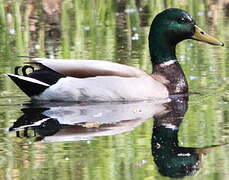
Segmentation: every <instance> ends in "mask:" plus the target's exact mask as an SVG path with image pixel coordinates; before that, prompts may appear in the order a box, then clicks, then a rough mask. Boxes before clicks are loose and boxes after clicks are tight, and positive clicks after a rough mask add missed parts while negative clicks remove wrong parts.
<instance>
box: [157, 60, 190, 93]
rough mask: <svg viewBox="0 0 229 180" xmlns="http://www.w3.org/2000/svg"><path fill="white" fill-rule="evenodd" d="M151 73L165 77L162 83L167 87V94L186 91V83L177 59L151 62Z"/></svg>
mask: <svg viewBox="0 0 229 180" xmlns="http://www.w3.org/2000/svg"><path fill="white" fill-rule="evenodd" d="M153 74H155V75H156V76H162V77H163V79H165V80H164V81H163V82H162V83H163V84H164V85H165V86H166V87H167V89H168V91H169V95H174V94H184V93H188V83H187V80H186V78H185V75H184V72H183V70H182V68H181V66H180V64H179V63H178V61H177V60H170V61H166V62H165V63H161V64H153Z"/></svg>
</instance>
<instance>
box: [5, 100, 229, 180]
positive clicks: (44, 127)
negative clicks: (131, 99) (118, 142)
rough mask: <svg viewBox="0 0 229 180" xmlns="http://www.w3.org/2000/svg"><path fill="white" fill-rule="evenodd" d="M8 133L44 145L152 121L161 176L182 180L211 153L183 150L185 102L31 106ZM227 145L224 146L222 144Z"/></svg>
mask: <svg viewBox="0 0 229 180" xmlns="http://www.w3.org/2000/svg"><path fill="white" fill-rule="evenodd" d="M27 106H28V107H26V108H23V109H21V111H22V112H23V115H22V116H21V117H19V118H18V120H17V121H16V122H14V124H13V125H12V126H11V127H10V128H9V131H16V136H17V137H26V138H31V137H35V141H43V142H64V141H80V140H90V139H92V138H94V137H99V136H111V135H115V134H121V133H124V132H128V131H131V130H133V129H134V128H135V127H137V126H140V125H141V124H142V123H143V122H145V121H146V120H147V119H149V118H151V117H154V126H153V132H152V140H151V145H152V146H151V148H152V155H153V158H154V162H155V164H156V166H157V167H158V171H159V172H160V174H161V175H163V176H168V177H171V178H182V177H185V176H188V175H194V174H195V173H196V172H197V171H198V170H199V169H200V162H201V159H202V156H203V155H204V154H206V153H207V152H208V151H209V150H210V149H212V148H215V147H220V146H222V145H215V146H208V147H202V148H195V147H181V146H179V141H178V131H179V127H180V124H181V123H182V120H183V118H184V115H185V113H186V111H187V109H188V97H187V96H180V97H175V98H172V99H166V100H163V101H161V102H158V101H157V102H135V103H79V104H75V103H67V104H66V103H64V104H63V103H47V104H39V105H38V104H30V105H27ZM223 145H225V144H223Z"/></svg>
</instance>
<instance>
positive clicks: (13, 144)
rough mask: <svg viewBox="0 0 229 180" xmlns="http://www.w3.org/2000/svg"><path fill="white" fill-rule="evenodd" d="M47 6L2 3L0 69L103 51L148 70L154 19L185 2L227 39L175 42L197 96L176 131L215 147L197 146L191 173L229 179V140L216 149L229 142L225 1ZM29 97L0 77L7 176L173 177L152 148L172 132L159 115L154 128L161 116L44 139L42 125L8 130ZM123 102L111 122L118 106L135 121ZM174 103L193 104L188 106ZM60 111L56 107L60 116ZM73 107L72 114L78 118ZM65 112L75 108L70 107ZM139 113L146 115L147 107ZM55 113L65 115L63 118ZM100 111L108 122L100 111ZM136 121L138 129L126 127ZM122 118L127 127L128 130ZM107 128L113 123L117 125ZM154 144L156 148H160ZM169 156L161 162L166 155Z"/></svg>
mask: <svg viewBox="0 0 229 180" xmlns="http://www.w3.org/2000/svg"><path fill="white" fill-rule="evenodd" d="M44 2H47V1H44ZM44 4H45V3H43V4H42V3H41V2H40V1H30V4H29V2H28V1H22V0H21V1H20V0H18V1H16V0H11V1H3V0H1V1H0V74H4V73H13V72H14V67H15V66H18V65H22V63H23V62H25V61H27V59H23V58H18V57H17V56H19V55H30V56H36V57H49V58H72V59H103V60H109V61H115V62H119V63H124V64H127V65H131V66H135V67H138V68H140V69H143V70H145V71H147V72H150V71H151V64H150V61H149V59H150V58H149V52H148V42H147V35H148V32H149V26H150V23H151V21H152V18H153V17H154V16H155V15H156V14H157V13H159V12H160V11H161V10H163V9H165V8H168V7H178V8H182V9H185V10H187V11H188V12H189V13H190V14H191V15H192V16H193V18H194V19H195V20H196V22H197V23H198V24H199V26H200V27H201V28H203V29H204V30H205V31H207V32H209V33H210V34H212V35H214V36H216V37H217V38H218V39H220V40H221V41H223V42H224V43H225V46H224V47H215V46H211V45H208V44H203V43H199V42H196V41H192V40H187V41H184V42H182V43H181V44H179V45H178V47H177V54H178V55H177V57H178V59H179V60H180V64H181V65H182V67H183V69H184V71H185V74H186V77H187V80H188V83H189V88H190V91H191V92H192V95H191V96H190V97H189V101H188V102H185V103H188V109H187V112H186V113H185V111H184V112H183V111H182V110H181V109H180V110H179V111H178V112H180V114H179V113H178V117H179V123H180V125H179V131H178V132H176V133H178V139H179V147H176V148H177V149H179V150H180V149H182V148H180V147H186V148H187V147H190V148H193V149H194V150H195V151H197V148H201V147H209V148H208V150H207V151H206V152H205V154H204V155H203V154H202V153H199V154H198V153H197V154H198V158H197V159H198V161H197V162H198V163H199V165H198V168H197V169H198V170H197V171H196V172H194V171H193V175H192V176H186V177H184V179H208V180H209V179H214V180H215V179H228V178H229V155H228V151H229V145H223V146H219V147H215V148H210V147H212V146H214V145H220V144H227V143H228V142H229V133H228V132H229V111H228V109H229V104H228V101H229V84H228V79H229V75H228V72H229V71H228V67H229V62H228V58H229V53H228V52H229V51H228V50H229V46H228V39H229V34H228V32H229V13H228V12H229V10H228V7H229V2H228V1H227V0H225V1H215V0H214V1H213V0H212V1H211V0H204V1H195V0H175V1H172V0H165V1H159V0H148V1H146V0H142V1H136V2H135V1H134V0H128V1H124V0H121V1H112V0H100V1H96V0H92V1H90V2H89V1H83V0H63V1H61V3H60V4H59V7H58V8H57V13H54V14H52V15H49V16H48V15H47V14H46V13H45V12H44V9H45V8H44V7H46V6H47V5H44ZM52 7H54V6H52ZM46 11H47V7H46ZM58 12H60V13H58ZM28 103H30V101H29V98H27V97H26V96H25V95H24V94H23V93H22V92H21V91H20V90H18V89H17V87H16V86H15V85H14V84H13V83H12V82H11V81H10V80H9V79H7V78H6V77H4V76H0V179H84V180H89V179H90V180H91V179H95V180H100V179H101V180H103V179H104V180H110V179H120V180H123V179H125V180H132V179H136V180H142V179H144V180H151V179H169V177H166V176H163V175H161V173H159V171H158V169H160V168H159V166H158V163H155V162H156V161H155V159H156V158H155V156H154V157H153V156H152V149H153V146H152V144H151V139H152V133H154V134H153V135H154V136H155V137H156V136H159V137H160V136H163V137H164V136H168V137H170V135H169V133H170V132H166V131H164V130H163V128H162V129H160V126H159V125H160V123H159V125H158V127H159V134H155V133H156V132H157V131H156V130H155V128H154V131H152V130H153V127H155V126H156V125H155V124H157V123H156V122H157V118H158V116H155V118H154V117H150V116H146V117H145V119H144V118H142V119H140V120H141V121H140V120H139V119H133V118H132V119H131V117H130V119H131V120H132V121H129V122H130V124H128V123H127V124H125V123H123V124H122V122H118V123H117V125H116V124H112V125H110V126H109V125H107V126H104V127H103V126H100V127H95V128H91V129H90V128H85V126H87V125H88V126H89V125H91V124H90V123H89V124H85V123H81V124H80V125H79V126H76V125H74V126H72V125H64V126H61V127H59V126H57V127H58V128H59V129H58V128H57V130H56V131H57V132H53V133H51V134H52V135H51V134H49V136H46V137H43V136H42V137H41V134H42V133H41V130H40V129H36V128H29V129H27V130H26V131H24V130H20V132H19V134H17V135H16V132H15V131H14V132H9V128H10V127H12V126H13V124H14V123H15V122H16V121H17V120H18V119H19V118H20V117H21V116H23V112H22V111H21V109H22V108H28V109H31V104H30V105H28ZM103 106H105V107H104V109H105V110H106V108H107V107H108V109H112V108H113V105H112V108H111V107H110V106H111V105H109V104H108V105H107V104H105V105H102V104H97V105H96V104H80V105H79V104H76V105H72V104H71V105H69V104H51V105H50V104H42V105H40V104H39V106H38V105H36V104H35V105H34V104H33V106H32V107H33V108H35V109H36V108H38V107H42V108H44V107H49V108H50V107H51V109H52V108H53V109H55V107H60V108H61V109H60V110H59V112H60V113H61V112H62V111H63V110H64V108H68V107H74V108H76V109H77V108H79V109H80V112H81V114H80V115H82V116H79V120H81V118H84V117H85V116H84V115H85V114H84V113H85V111H86V114H87V110H85V108H89V109H90V108H91V110H90V112H91V111H93V112H94V113H95V114H94V115H96V117H99V116H100V112H102V111H103V110H104V109H101V108H100V107H103ZM169 106H171V105H169ZM115 107H116V106H115ZM117 107H118V108H119V109H118V110H117V109H115V110H114V111H112V113H114V114H110V113H108V114H107V116H105V115H104V117H103V118H104V121H105V120H107V121H112V120H113V119H112V118H113V117H115V116H116V114H115V111H117V112H119V111H120V112H121V114H122V115H123V114H124V115H126V116H125V119H124V120H129V119H128V112H127V107H126V106H124V105H123V104H121V105H118V106H117ZM131 107H132V106H131ZM143 107H144V106H143ZM147 107H148V106H147ZM152 107H154V108H155V107H159V106H158V105H156V106H155V105H152ZM174 107H178V108H179V107H180V108H186V104H185V105H178V106H175V105H174ZM133 108H136V107H135V106H133ZM98 109H99V110H98ZM120 109H121V110H123V112H122V111H121V110H120ZM137 109H141V108H140V107H137ZM67 110H69V109H67ZM132 110H134V111H135V109H132ZM144 110H146V109H144V108H143V109H141V111H143V112H144ZM172 110H173V109H172ZM97 111H98V113H97V114H96V112H97ZM88 112H89V111H88ZM147 112H148V111H147ZM162 112H163V113H165V114H166V112H164V111H163V110H162ZM55 113H56V112H55V111H54V112H51V114H52V116H55V115H56V114H55ZM74 113H75V112H74V111H73V117H77V115H75V114H74ZM125 113H126V114H125ZM63 114H64V115H66V114H67V115H68V114H70V115H71V112H69V111H68V112H66V113H63ZM152 114H155V113H152ZM46 115H47V114H46ZM89 115H90V113H89ZM141 116H142V117H144V114H143V113H142V114H141ZM174 116H175V115H171V114H170V115H167V116H166V117H167V119H166V118H164V120H165V121H166V122H167V121H168V120H171V121H172V120H173V121H174V119H173V117H174ZM183 116H184V117H183ZM40 117H42V113H38V112H37V111H34V109H33V111H32V113H31V114H30V115H28V116H26V118H27V119H28V120H31V121H32V122H35V121H36V120H38V119H39V118H40ZM46 117H47V116H46ZM175 117H176V116H175ZM36 118H37V119H36ZM24 119H25V116H24ZM56 119H57V120H60V119H61V118H59V119H58V116H57V117H56ZM56 119H55V118H54V119H51V120H52V121H51V122H56V121H55V120H56ZM73 119H74V118H73ZM98 119H99V120H101V121H102V118H98ZM159 119H160V117H159ZM162 119H163V118H162ZM70 120H71V119H70ZM74 120H78V119H77V118H76V119H74ZM99 120H98V121H99ZM136 122H138V123H136ZM103 123H104V122H103ZM131 123H132V124H131ZM135 123H136V124H135ZM133 124H134V125H133ZM92 125H93V124H92ZM125 125H126V126H125ZM131 125H133V127H132V129H131V128H129V129H128V128H127V127H131ZM119 126H120V127H125V129H123V131H121V130H120V129H121V128H119ZM83 127H84V128H83ZM115 128H117V129H116V130H115ZM109 129H110V130H113V129H114V130H115V131H112V132H110V131H109ZM58 130H59V131H58ZM118 130H119V131H118ZM34 131H36V136H35V137H34ZM39 133H40V134H39ZM43 133H44V132H43ZM46 133H49V132H46ZM84 133H85V134H84ZM103 133H104V134H103ZM160 133H162V135H161V134H160ZM163 133H164V134H163ZM176 133H175V132H173V133H172V134H171V137H174V139H173V140H174V141H177V139H176V138H177V137H176V135H177V134H176ZM46 135H47V134H46ZM64 135H66V136H64ZM86 135H87V136H86ZM17 136H20V137H17ZM26 136H27V137H26ZM55 141H56V142H55ZM169 142H170V141H169ZM153 143H154V141H153ZM155 147H156V146H155ZM166 148H168V147H166ZM166 148H165V150H166ZM183 150H184V149H183ZM185 151H186V149H185ZM153 152H156V150H155V149H153ZM161 152H162V151H159V153H161ZM153 154H154V155H155V153H153ZM200 156H201V157H200ZM202 156H203V157H202ZM158 157H159V156H158ZM163 162H164V161H163V160H160V163H163ZM195 162H196V161H195ZM164 163H165V164H166V161H165V162H164ZM172 174H173V175H174V174H175V172H172ZM170 176H172V175H170Z"/></svg>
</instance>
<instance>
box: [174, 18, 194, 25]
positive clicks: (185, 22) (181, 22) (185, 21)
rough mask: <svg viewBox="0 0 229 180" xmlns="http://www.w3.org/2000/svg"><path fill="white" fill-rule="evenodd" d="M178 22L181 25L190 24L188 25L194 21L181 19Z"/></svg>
mask: <svg viewBox="0 0 229 180" xmlns="http://www.w3.org/2000/svg"><path fill="white" fill-rule="evenodd" d="M177 22H178V23H180V24H188V23H190V22H192V19H190V18H184V17H181V18H179V19H178V20H177Z"/></svg>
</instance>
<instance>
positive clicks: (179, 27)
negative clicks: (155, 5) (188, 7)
mask: <svg viewBox="0 0 229 180" xmlns="http://www.w3.org/2000/svg"><path fill="white" fill-rule="evenodd" d="M194 33H195V21H194V20H193V19H192V17H191V16H190V15H189V14H188V13H187V12H186V11H184V10H181V9H175V8H171V9H166V10H164V11H163V12H161V13H159V14H158V15H157V16H156V17H155V18H154V20H153V22H152V25H151V28H150V34H149V48H150V55H151V58H152V61H153V63H155V64H159V63H163V62H166V61H168V60H172V59H176V54H175V47H176V44H177V43H178V42H180V41H182V40H184V39H189V38H191V37H192V36H193V35H194Z"/></svg>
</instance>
